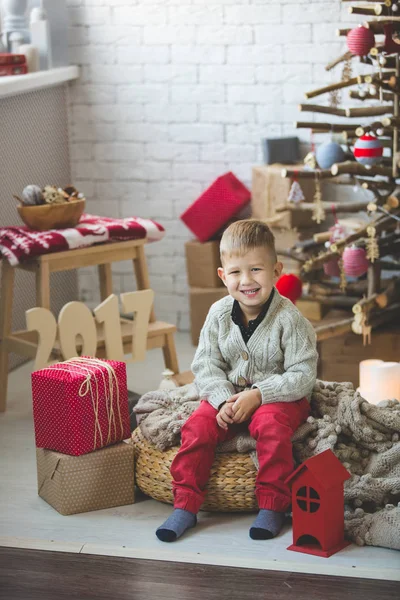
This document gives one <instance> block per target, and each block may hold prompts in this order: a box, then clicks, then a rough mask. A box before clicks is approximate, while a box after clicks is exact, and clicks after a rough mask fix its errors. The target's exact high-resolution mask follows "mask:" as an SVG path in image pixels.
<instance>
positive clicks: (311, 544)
mask: <svg viewBox="0 0 400 600" xmlns="http://www.w3.org/2000/svg"><path fill="white" fill-rule="evenodd" d="M349 478H350V473H349V472H348V471H347V470H346V469H345V468H344V466H343V465H342V463H341V462H340V460H338V459H337V458H336V456H335V455H334V453H333V452H332V450H325V451H324V452H321V453H320V454H317V455H316V456H312V457H311V458H309V459H308V460H307V461H305V462H304V463H303V464H301V465H300V466H299V467H298V469H296V471H295V472H294V473H292V475H291V476H290V477H288V479H287V480H286V483H290V485H291V488H292V514H293V544H292V545H291V546H289V548H288V550H294V551H296V552H304V553H305V554H314V555H316V556H323V557H325V558H328V557H329V556H331V555H332V554H335V553H336V552H338V551H339V550H342V548H345V547H346V546H348V545H349V544H350V542H347V541H346V540H345V539H344V494H343V482H344V481H346V479H349Z"/></svg>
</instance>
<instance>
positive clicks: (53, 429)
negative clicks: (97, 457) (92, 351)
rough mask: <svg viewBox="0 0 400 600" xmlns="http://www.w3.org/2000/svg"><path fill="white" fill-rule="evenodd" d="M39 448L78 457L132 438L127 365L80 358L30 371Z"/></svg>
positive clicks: (112, 361)
mask: <svg viewBox="0 0 400 600" xmlns="http://www.w3.org/2000/svg"><path fill="white" fill-rule="evenodd" d="M32 396H33V419H34V425H35V438H36V446H37V448H47V449H49V450H56V451H57V452H61V453H63V454H70V455H72V456H79V455H81V454H88V453H89V452H93V450H97V449H98V448H103V447H104V446H109V445H111V444H114V443H115V442H120V441H122V440H124V439H126V438H129V437H130V423H129V410H128V390H127V383H126V364H125V363H123V362H118V361H114V360H99V359H93V358H89V357H80V358H76V359H70V360H68V361H65V362H62V363H57V364H54V365H51V366H50V367H47V368H45V369H41V370H40V371H35V372H34V373H32Z"/></svg>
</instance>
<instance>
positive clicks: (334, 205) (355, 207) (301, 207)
mask: <svg viewBox="0 0 400 600" xmlns="http://www.w3.org/2000/svg"><path fill="white" fill-rule="evenodd" d="M321 204H322V208H323V209H324V210H330V209H333V210H335V211H336V212H340V213H354V212H360V211H362V210H367V207H368V205H369V204H370V203H369V201H368V200H360V201H358V202H321ZM314 209H315V206H314V203H313V202H302V203H301V204H290V203H285V204H280V205H278V206H277V207H276V208H275V210H276V212H282V211H284V210H291V211H310V210H314Z"/></svg>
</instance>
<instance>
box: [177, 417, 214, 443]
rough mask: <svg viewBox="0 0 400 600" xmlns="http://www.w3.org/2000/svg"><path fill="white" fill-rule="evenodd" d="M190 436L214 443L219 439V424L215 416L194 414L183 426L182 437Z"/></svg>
mask: <svg viewBox="0 0 400 600" xmlns="http://www.w3.org/2000/svg"><path fill="white" fill-rule="evenodd" d="M185 435H190V436H192V437H196V438H201V439H202V440H206V441H212V440H214V439H217V437H218V423H217V421H216V419H215V416H213V415H204V414H196V413H193V415H192V416H191V417H189V419H188V420H187V421H186V423H184V424H183V426H182V437H183V436H185Z"/></svg>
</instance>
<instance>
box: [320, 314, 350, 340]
mask: <svg viewBox="0 0 400 600" xmlns="http://www.w3.org/2000/svg"><path fill="white" fill-rule="evenodd" d="M352 322H353V317H350V318H348V319H342V320H340V321H336V323H331V324H329V325H318V327H315V333H316V335H317V341H318V342H322V340H327V339H329V338H332V337H336V336H338V335H343V334H344V333H348V332H349V331H351V324H352Z"/></svg>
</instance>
